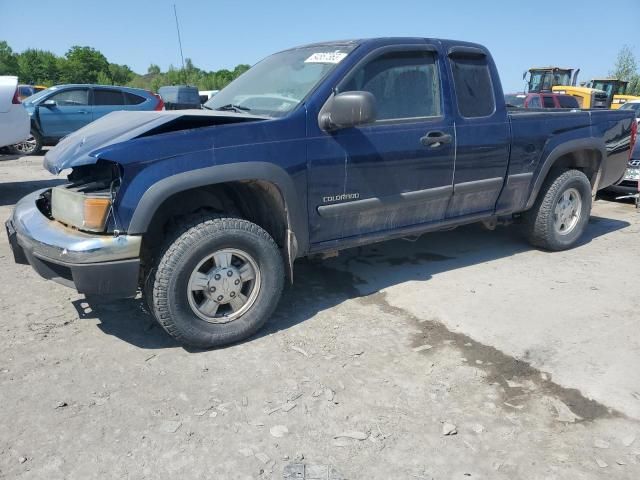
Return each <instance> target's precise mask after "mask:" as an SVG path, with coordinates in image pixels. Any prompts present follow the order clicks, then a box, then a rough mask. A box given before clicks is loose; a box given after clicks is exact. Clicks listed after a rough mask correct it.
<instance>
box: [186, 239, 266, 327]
mask: <svg viewBox="0 0 640 480" xmlns="http://www.w3.org/2000/svg"><path fill="white" fill-rule="evenodd" d="M260 286H261V274H260V268H259V267H258V264H257V262H256V261H255V260H254V258H253V257H252V256H251V255H249V254H248V253H247V252H244V251H242V250H238V249H233V248H225V249H221V250H217V251H215V252H214V253H211V254H209V255H207V256H206V257H205V258H203V259H202V260H201V261H200V262H199V263H198V265H197V266H196V268H194V269H193V271H192V272H191V276H190V277H189V282H188V285H187V296H188V298H189V306H190V307H191V310H192V311H193V313H195V314H196V315H197V316H198V317H199V318H201V319H202V320H204V321H206V322H209V323H215V324H224V323H230V322H233V321H234V320H237V319H238V318H240V317H241V316H242V315H244V314H245V313H246V312H247V311H248V310H249V309H250V308H251V307H252V306H253V304H254V303H255V301H256V298H257V297H258V293H259V292H260Z"/></svg>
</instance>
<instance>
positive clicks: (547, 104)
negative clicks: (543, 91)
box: [542, 95, 556, 108]
mask: <svg viewBox="0 0 640 480" xmlns="http://www.w3.org/2000/svg"><path fill="white" fill-rule="evenodd" d="M542 106H543V107H544V108H556V103H555V102H554V101H553V97H552V96H551V95H544V96H543V97H542Z"/></svg>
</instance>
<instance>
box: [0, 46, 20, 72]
mask: <svg viewBox="0 0 640 480" xmlns="http://www.w3.org/2000/svg"><path fill="white" fill-rule="evenodd" d="M18 74H19V67H18V56H17V55H16V54H15V53H13V50H12V49H11V47H10V46H9V44H8V43H7V42H5V41H4V40H2V41H0V75H16V76H17V75H18Z"/></svg>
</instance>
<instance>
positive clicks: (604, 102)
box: [523, 67, 611, 108]
mask: <svg viewBox="0 0 640 480" xmlns="http://www.w3.org/2000/svg"><path fill="white" fill-rule="evenodd" d="M579 73H580V69H578V70H575V71H574V69H573V68H561V67H538V68H530V69H529V71H528V72H525V73H524V75H523V79H526V77H527V75H528V77H529V80H528V85H527V92H529V93H541V92H554V93H559V94H566V95H571V96H573V97H575V98H576V99H577V100H578V105H579V106H580V108H609V107H610V106H611V99H610V98H609V96H608V95H607V92H605V91H603V90H598V89H595V88H589V87H579V86H577V82H578V74H579Z"/></svg>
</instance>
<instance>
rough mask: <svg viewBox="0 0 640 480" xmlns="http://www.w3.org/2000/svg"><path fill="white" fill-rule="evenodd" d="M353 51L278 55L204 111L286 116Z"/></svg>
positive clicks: (344, 48)
mask: <svg viewBox="0 0 640 480" xmlns="http://www.w3.org/2000/svg"><path fill="white" fill-rule="evenodd" d="M354 48H355V46H354V45H341V46H336V45H325V46H314V47H306V48H299V49H295V50H287V51H285V52H280V53H276V54H275V55H272V56H270V57H267V58H266V59H264V60H262V61H261V62H260V63H258V64H256V65H255V66H253V67H252V68H251V69H249V70H248V71H247V72H245V73H244V74H243V75H241V76H240V77H238V78H237V79H236V80H234V81H233V82H231V83H230V84H229V85H228V86H227V87H226V88H224V89H222V90H221V91H220V92H219V93H218V94H217V95H215V96H214V97H212V98H211V99H210V100H209V101H207V102H206V103H205V104H204V107H205V108H208V109H210V110H228V111H236V112H247V113H251V114H253V115H264V116H267V117H282V116H285V115H286V114H288V113H289V112H291V111H292V110H293V109H295V108H296V107H297V106H298V105H299V104H300V102H302V101H303V100H304V99H305V97H306V96H307V95H308V94H309V93H311V91H312V90H313V89H314V88H315V87H316V86H317V85H318V83H320V81H321V80H322V79H323V78H324V77H325V76H326V75H327V74H328V73H329V72H330V71H331V70H333V69H334V68H335V67H336V65H338V64H339V63H340V62H342V61H343V60H344V59H345V58H346V56H347V55H348V54H349V53H350V52H351V51H352V50H353V49H354Z"/></svg>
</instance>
